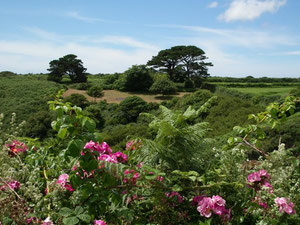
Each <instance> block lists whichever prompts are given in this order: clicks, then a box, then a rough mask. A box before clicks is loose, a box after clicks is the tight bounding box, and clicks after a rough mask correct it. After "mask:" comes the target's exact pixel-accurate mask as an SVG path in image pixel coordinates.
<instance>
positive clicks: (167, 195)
mask: <svg viewBox="0 0 300 225" xmlns="http://www.w3.org/2000/svg"><path fill="white" fill-rule="evenodd" d="M165 195H166V197H167V198H172V197H173V196H176V197H177V201H178V202H179V203H182V197H181V195H180V194H179V193H178V192H176V191H172V192H171V194H170V193H169V192H167V193H165Z"/></svg>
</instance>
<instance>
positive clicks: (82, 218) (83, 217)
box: [77, 214, 91, 223]
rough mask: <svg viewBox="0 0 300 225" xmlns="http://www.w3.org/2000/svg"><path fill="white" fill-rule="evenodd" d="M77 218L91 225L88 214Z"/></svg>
mask: <svg viewBox="0 0 300 225" xmlns="http://www.w3.org/2000/svg"><path fill="white" fill-rule="evenodd" d="M77 217H78V218H79V219H80V220H82V221H83V222H85V223H89V222H90V221H91V217H90V216H89V215H88V214H81V215H77Z"/></svg>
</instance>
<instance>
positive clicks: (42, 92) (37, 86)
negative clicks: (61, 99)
mask: <svg viewBox="0 0 300 225" xmlns="http://www.w3.org/2000/svg"><path fill="white" fill-rule="evenodd" d="M46 78H47V77H46V76H45V75H13V76H8V77H7V76H5V77H0V113H3V114H4V121H3V129H4V130H6V129H8V128H9V119H10V118H9V117H10V115H11V114H12V113H17V120H16V123H21V122H22V121H24V120H28V118H29V117H30V116H31V115H33V114H35V113H37V112H40V111H46V110H48V105H47V101H49V100H50V99H51V97H50V96H51V95H54V94H55V93H57V91H58V90H59V89H62V88H63V85H61V84H57V83H54V82H50V81H47V79H46Z"/></svg>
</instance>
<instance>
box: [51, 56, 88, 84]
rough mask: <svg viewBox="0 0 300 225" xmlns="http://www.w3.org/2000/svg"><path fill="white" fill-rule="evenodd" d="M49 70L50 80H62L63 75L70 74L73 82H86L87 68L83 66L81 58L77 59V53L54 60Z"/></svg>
mask: <svg viewBox="0 0 300 225" xmlns="http://www.w3.org/2000/svg"><path fill="white" fill-rule="evenodd" d="M49 64H50V67H49V69H48V71H49V72H50V73H49V75H48V80H51V81H55V82H60V81H61V80H62V78H63V75H68V76H69V77H70V79H71V81H72V82H75V83H76V82H79V83H80V82H86V81H87V77H86V73H85V71H86V68H84V67H83V63H82V61H81V60H80V59H77V56H76V55H73V54H69V55H65V56H63V57H61V58H59V59H56V60H52V61H51V62H50V63H49Z"/></svg>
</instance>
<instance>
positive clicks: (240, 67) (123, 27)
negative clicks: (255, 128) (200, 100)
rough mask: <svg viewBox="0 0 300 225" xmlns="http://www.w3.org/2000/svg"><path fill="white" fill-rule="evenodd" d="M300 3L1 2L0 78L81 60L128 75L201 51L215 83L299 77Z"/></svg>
mask: <svg viewBox="0 0 300 225" xmlns="http://www.w3.org/2000/svg"><path fill="white" fill-rule="evenodd" d="M299 10H300V1H299V0H218V1H211V0H185V1H183V0H109V1H108V0H85V1H84V0H72V1H71V0H48V1H46V0H26V1H22V0H9V1H1V2H0V27H1V32H0V71H4V70H9V71H13V72H17V73H39V72H42V73H43V72H47V68H48V67H49V62H50V61H51V60H53V59H57V58H59V57H62V56H64V55H66V54H70V53H73V54H76V55H77V56H78V58H80V59H81V60H82V61H83V63H84V66H85V67H87V69H88V72H90V73H113V72H123V71H124V70H126V69H127V68H129V67H130V66H131V65H134V64H145V63H146V62H147V61H148V60H149V59H151V57H152V56H153V55H156V54H157V53H158V51H160V50H162V49H166V48H170V47H172V46H175V45H196V46H198V47H199V48H201V49H203V50H204V51H205V52H206V55H207V56H208V57H209V60H208V61H210V62H212V63H213V64H214V67H212V68H211V69H210V71H209V72H210V73H211V75H213V76H234V77H244V76H249V75H252V76H255V77H261V76H270V77H300V23H299V21H300V14H299Z"/></svg>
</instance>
